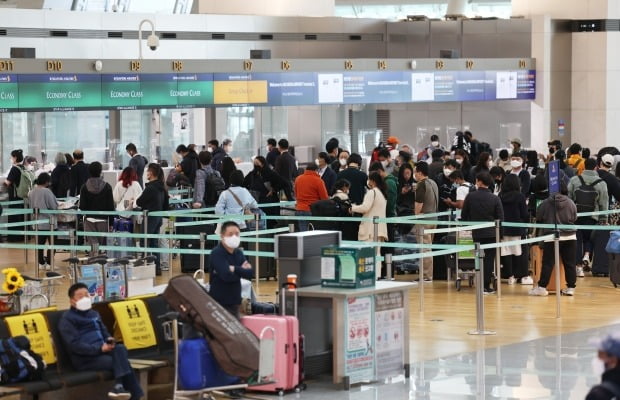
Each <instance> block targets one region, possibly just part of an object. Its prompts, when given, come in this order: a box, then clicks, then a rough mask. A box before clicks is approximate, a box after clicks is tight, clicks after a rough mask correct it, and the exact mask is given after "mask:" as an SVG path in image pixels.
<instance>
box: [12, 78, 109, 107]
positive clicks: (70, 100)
mask: <svg viewBox="0 0 620 400" xmlns="http://www.w3.org/2000/svg"><path fill="white" fill-rule="evenodd" d="M17 82H18V85H19V100H18V104H19V109H20V111H31V110H32V111H37V110H42V109H47V110H52V111H70V110H76V109H82V110H84V109H97V108H101V76H100V75H99V74H29V75H24V74H20V75H18V77H17Z"/></svg>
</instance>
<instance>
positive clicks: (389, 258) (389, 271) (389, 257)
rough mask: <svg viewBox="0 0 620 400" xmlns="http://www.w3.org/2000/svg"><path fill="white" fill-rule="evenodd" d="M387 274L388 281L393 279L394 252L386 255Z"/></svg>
mask: <svg viewBox="0 0 620 400" xmlns="http://www.w3.org/2000/svg"><path fill="white" fill-rule="evenodd" d="M385 274H386V279H387V280H388V281H391V280H392V253H387V254H386V255H385Z"/></svg>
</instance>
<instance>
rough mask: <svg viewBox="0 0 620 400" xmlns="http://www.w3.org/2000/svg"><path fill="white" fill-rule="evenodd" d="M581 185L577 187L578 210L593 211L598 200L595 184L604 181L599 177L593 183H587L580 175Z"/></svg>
mask: <svg viewBox="0 0 620 400" xmlns="http://www.w3.org/2000/svg"><path fill="white" fill-rule="evenodd" d="M578 178H579V181H580V182H581V186H579V187H578V188H577V189H575V205H576V206H577V212H580V213H582V212H593V211H594V209H595V208H596V202H597V201H598V192H597V191H596V188H595V186H596V185H598V184H599V182H603V180H602V179H597V180H595V181H594V182H592V183H591V184H587V183H586V181H585V180H584V179H583V177H582V176H581V175H579V176H578Z"/></svg>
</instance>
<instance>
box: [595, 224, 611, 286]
mask: <svg viewBox="0 0 620 400" xmlns="http://www.w3.org/2000/svg"><path fill="white" fill-rule="evenodd" d="M610 237H611V234H610V232H609V231H593V232H592V253H591V256H590V257H591V259H592V275H593V276H608V275H609V257H608V256H607V254H605V253H606V251H607V249H606V248H607V243H608V242H609V239H610Z"/></svg>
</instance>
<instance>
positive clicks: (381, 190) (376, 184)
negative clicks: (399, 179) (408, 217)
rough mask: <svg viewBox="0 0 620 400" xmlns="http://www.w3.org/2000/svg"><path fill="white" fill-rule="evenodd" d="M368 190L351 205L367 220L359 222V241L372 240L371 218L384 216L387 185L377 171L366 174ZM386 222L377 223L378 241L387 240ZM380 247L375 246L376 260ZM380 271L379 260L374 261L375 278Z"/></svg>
mask: <svg viewBox="0 0 620 400" xmlns="http://www.w3.org/2000/svg"><path fill="white" fill-rule="evenodd" d="M367 185H368V191H366V195H364V201H363V202H362V204H359V205H356V204H354V205H353V206H352V207H351V212H352V213H359V214H362V217H363V218H366V219H367V220H365V221H362V222H361V223H360V227H359V231H358V233H357V240H359V241H360V242H372V241H373V239H374V224H373V223H372V219H373V218H374V217H379V218H385V208H386V206H387V200H386V198H387V196H386V192H387V186H386V184H385V181H384V179H383V177H382V176H381V174H380V173H379V172H377V171H374V172H371V173H370V175H368V183H367ZM387 238H388V232H387V224H386V223H385V222H380V223H379V235H378V240H379V241H380V242H382V241H385V240H387ZM380 254H381V253H380V249H379V248H377V260H378V257H379V256H380ZM380 273H381V262H379V261H377V262H376V263H375V274H376V276H377V278H378V277H379V274H380Z"/></svg>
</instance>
